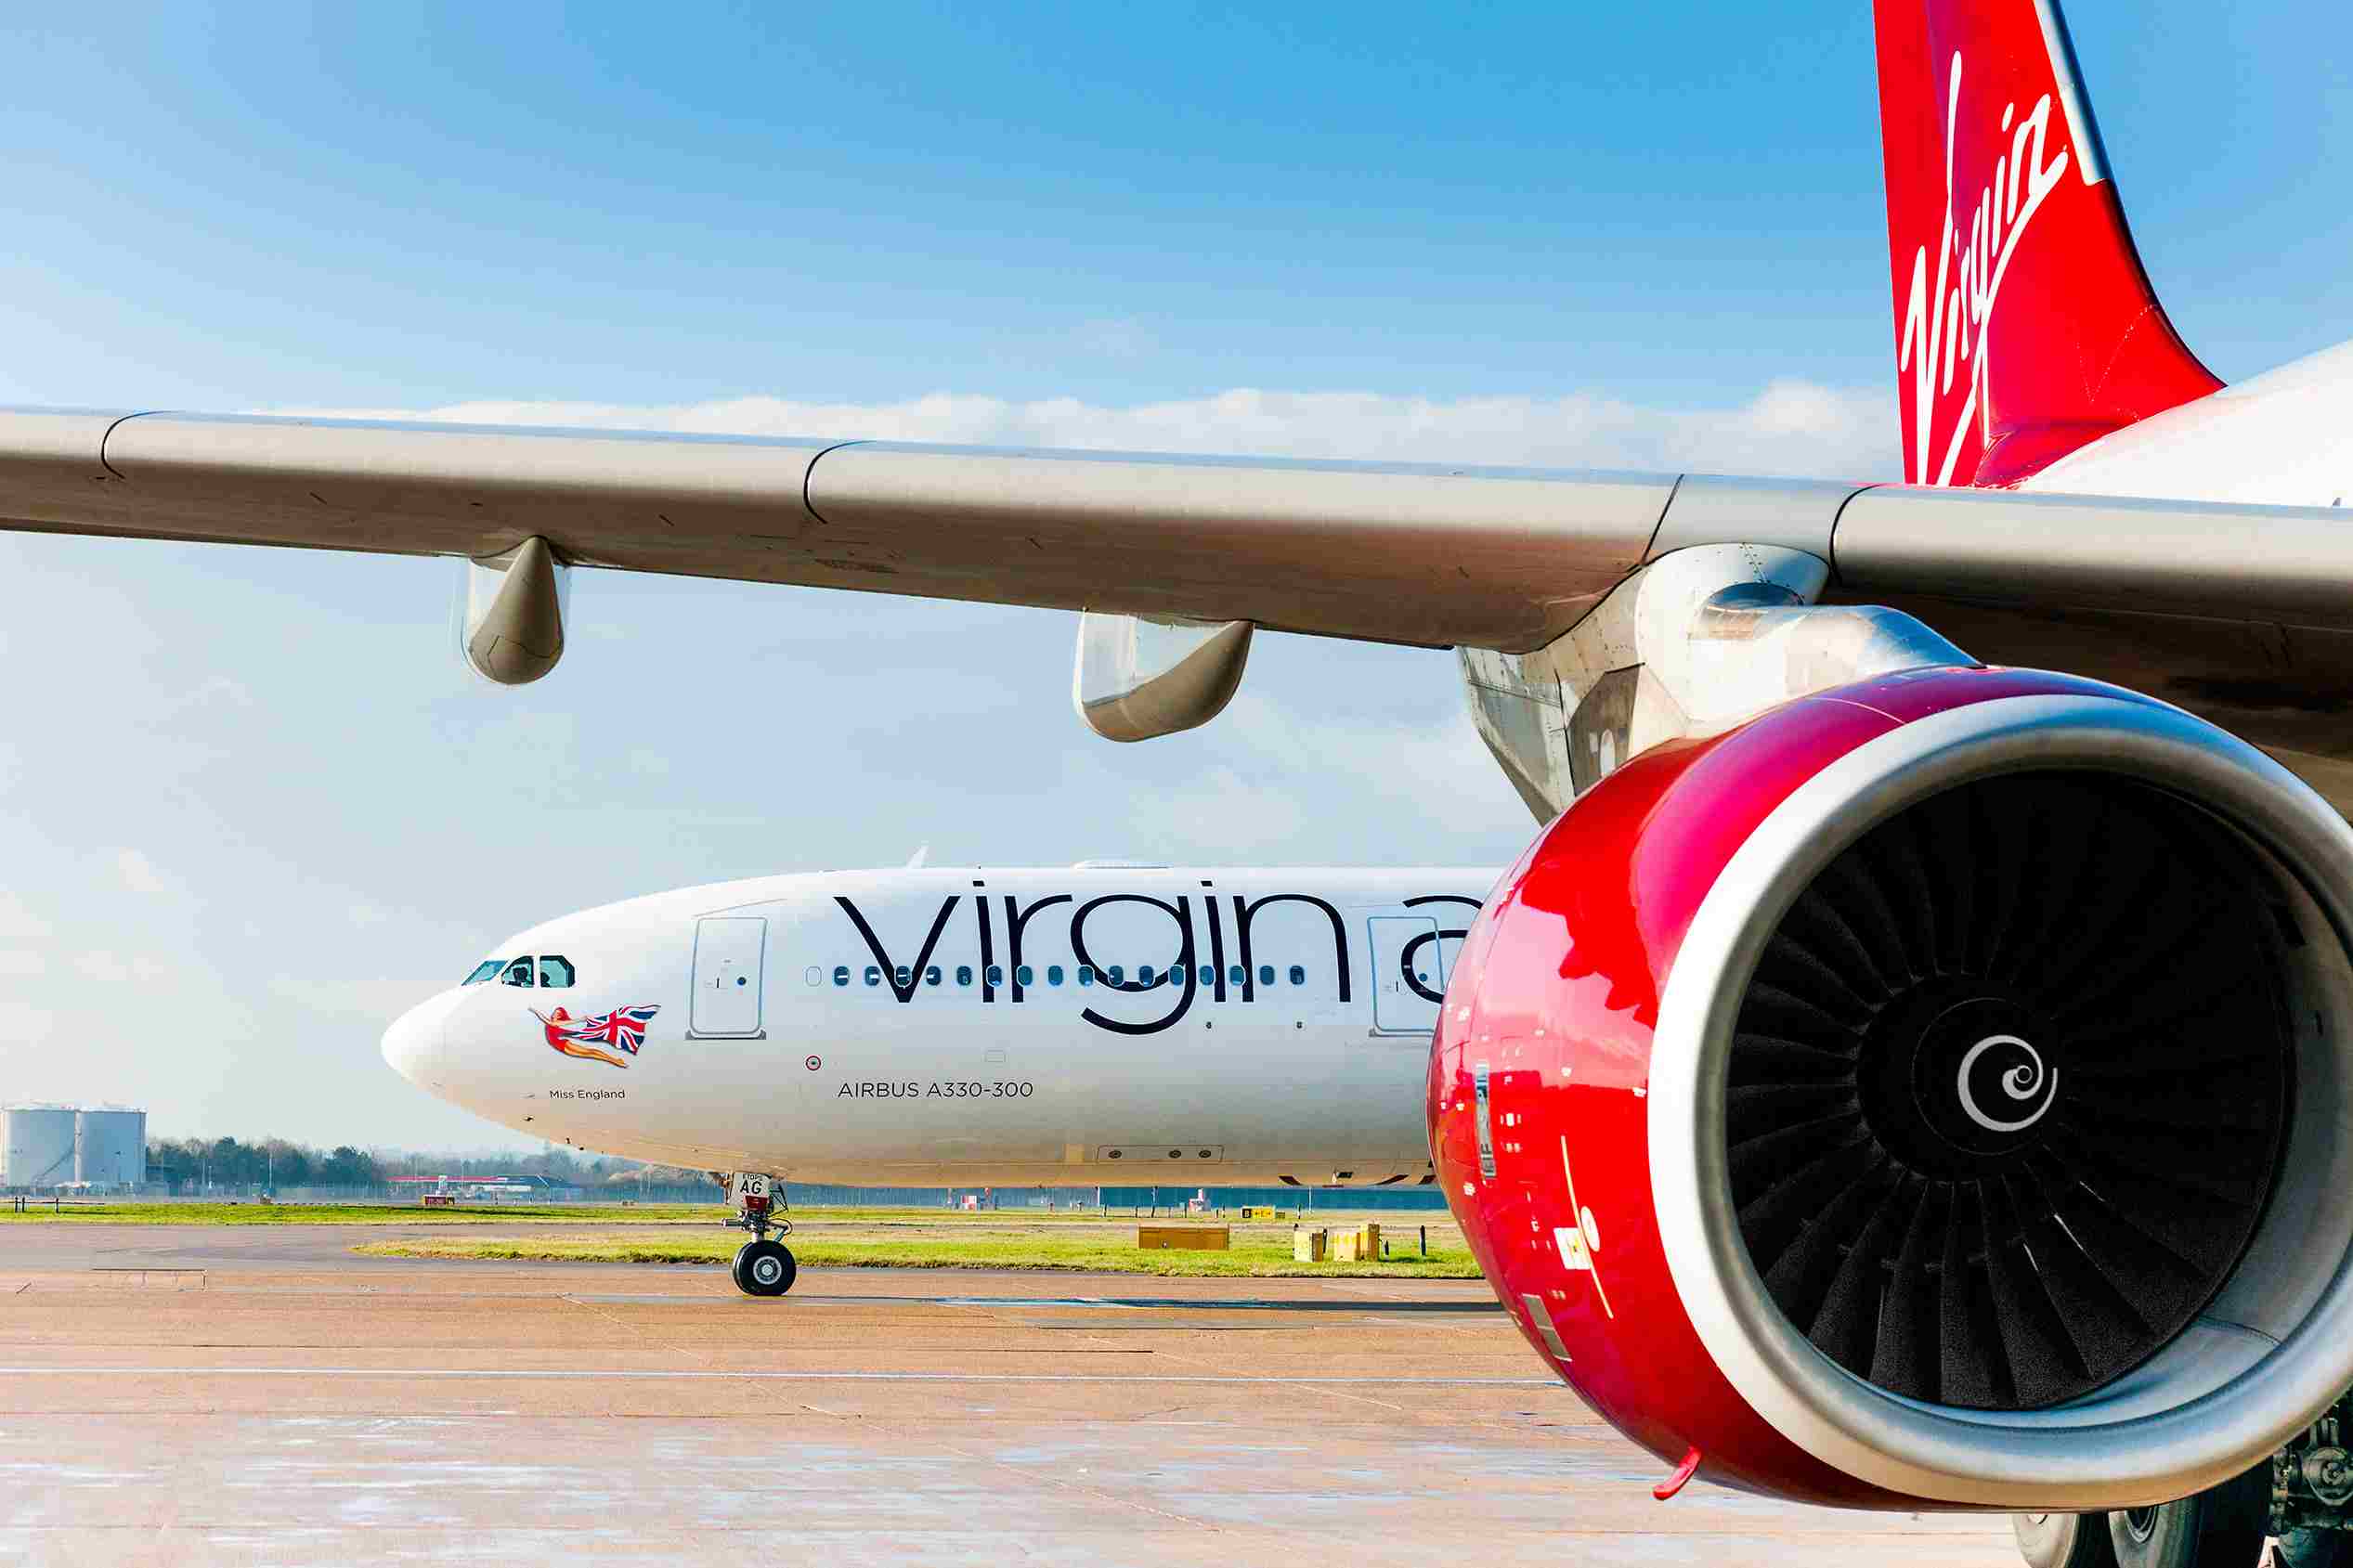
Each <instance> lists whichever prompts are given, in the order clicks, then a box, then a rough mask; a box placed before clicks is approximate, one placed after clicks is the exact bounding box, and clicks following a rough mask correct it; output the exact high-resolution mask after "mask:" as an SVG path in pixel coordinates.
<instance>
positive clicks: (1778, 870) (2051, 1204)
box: [1429, 668, 2353, 1510]
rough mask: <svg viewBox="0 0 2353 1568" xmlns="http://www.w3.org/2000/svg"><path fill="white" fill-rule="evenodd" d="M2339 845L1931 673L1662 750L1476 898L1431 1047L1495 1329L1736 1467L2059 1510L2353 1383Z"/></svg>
mask: <svg viewBox="0 0 2353 1568" xmlns="http://www.w3.org/2000/svg"><path fill="white" fill-rule="evenodd" d="M2348 931H2353V832H2348V830H2347V825H2346V823H2345V822H2344V821H2343V820H2342V819H2341V818H2340V817H2339V816H2338V815H2337V814H2336V812H2335V811H2334V810H2332V809H2330V808H2329V807H2328V806H2327V804H2326V803H2325V802H2323V801H2321V799H2320V798H2319V797H2317V796H2316V795H2314V794H2313V793H2312V792H2311V791H2310V790H2309V789H2308V788H2307V787H2305V786H2304V785H2303V784H2301V783H2299V782H2298V781H2297V780H2296V779H2295V777H2294V776H2293V775H2291V774H2289V773H2288V772H2287V771H2285V770H2283V769H2282V768H2280V767H2279V766H2278V765H2277V764H2275V763H2273V762H2272V761H2270V760H2269V758H2265V757H2264V756H2263V755H2262V754H2261V753H2259V752H2257V751H2256V750H2255V749H2254V748H2252V747H2250V746H2247V745H2243V743H2241V742H2239V741H2237V740H2235V739H2233V738H2231V737H2230V736H2229V735H2227V734H2224V733H2223V732H2220V731H2217V730H2216V729H2214V728H2213V727H2212V726H2210V725H2207V724H2205V723H2204V722H2202V721H2201V720H2198V719H2194V718H2191V717H2190V716H2189V715H2187V714H2184V713H2181V712H2180V711H2178V710H2177V709H2174V708H2172V707H2169V706H2165V705H2163V704H2161V703H2157V702H2154V701H2152V700H2149V699H2147V698H2143V697H2139V696H2137V695H2134V694H2133V693H2127V692H2123V691H2119V690H2117V689H2115V688H2113V687H2108V686H2102V685H2100V684H2097V683H2095V682H2091V681H2086V680H2074V679H2071V678H2068V677H2063V676H2054V675H2048V674H2041V673H2035V672H2030V671H2016V670H1999V669H1953V668H1947V669H1934V670H1922V671H1916V672H1911V673H1908V674H1904V675H1900V676H1894V677H1889V678H1885V679H1880V680H1871V681H1867V682H1864V683H1861V684H1858V685H1855V686H1852V687H1849V688H1845V689H1843V690H1839V691H1836V692H1832V693H1825V694H1823V695H1820V696H1815V697H1810V698H1806V699H1803V700H1800V701H1798V702H1794V703H1791V704H1788V705H1787V706H1783V707H1780V708H1777V709H1775V710H1774V711H1773V712H1771V713H1768V714H1766V715H1765V716H1763V717H1761V718H1760V719H1754V720H1752V721H1750V722H1749V723H1748V724H1747V725H1745V726H1743V727H1742V728H1740V729H1738V730H1736V731H1734V732H1730V733H1727V734H1724V735H1721V736H1717V737H1715V738H1713V739H1710V740H1707V741H1701V742H1695V743H1688V744H1680V745H1671V746H1666V747H1661V748H1659V749H1658V750H1657V751H1656V752H1653V753H1650V754H1647V755H1645V756H1644V757H1642V758H1637V759H1636V760H1634V761H1633V762H1631V763H1629V764H1628V765H1626V766H1625V767H1623V768H1621V769H1620V770H1619V771H1618V772H1616V773H1615V774H1613V775H1611V776H1610V777H1609V778H1607V779H1605V781H1603V782H1602V783H1601V784H1598V785H1597V786H1595V787H1594V788H1593V789H1592V790H1591V791H1589V792H1588V793H1587V794H1586V795H1585V796H1584V797H1581V798H1580V799H1579V801H1578V803H1577V804H1576V805H1575V806H1574V807H1573V808H1572V809H1571V810H1568V811H1567V812H1566V813H1565V814H1564V815H1563V816H1562V817H1561V818H1560V819H1559V820H1557V821H1556V822H1554V823H1553V824H1552V826H1551V827H1550V828H1548V829H1547V830H1546V831H1545V833H1544V834H1543V836H1541V837H1540V839H1539V840H1538V841H1537V843H1536V845H1535V846H1534V847H1533V848H1532V849H1530V850H1529V851H1528V852H1527V855H1526V856H1525V857H1523V859H1522V860H1521V862H1520V863H1519V864H1518V865H1516V866H1515V867H1514V868H1513V870H1512V871H1511V872H1510V873H1508V874H1507V875H1505V877H1504V879H1503V880H1502V882H1501V884H1500V885H1499V886H1498V888H1497V889H1496V891H1495V893H1494V895H1493V896H1492V897H1491V898H1490V899H1489V900H1488V904H1487V906H1486V909H1485V911H1484V913H1483V914H1481V915H1480V917H1479V919H1478V922H1477V924H1476V925H1475V927H1474V928H1473V929H1472V931H1471V934H1470V936H1469V937H1468V938H1467V940H1465V942H1464V944H1463V948H1462V959H1461V962H1460V963H1459V965H1458V966H1457V968H1456V971H1455V973H1454V975H1453V977H1452V978H1451V981H1450V984H1449V990H1448V993H1447V1000H1446V1009H1445V1013H1444V1016H1443V1018H1442V1021H1441V1023H1440V1025H1439V1028H1438V1031H1437V1034H1436V1040H1435V1042H1434V1044H1433V1049H1432V1056H1431V1070H1430V1084H1429V1095H1430V1101H1429V1115H1430V1129H1431V1143H1432V1147H1433V1150H1434V1153H1435V1157H1436V1160H1437V1164H1438V1171H1439V1176H1440V1179H1441V1180H1442V1181H1443V1182H1444V1183H1445V1186H1446V1193H1447V1198H1448V1200H1449V1203H1450V1204H1451V1205H1452V1206H1453V1210H1454V1212H1455V1214H1456V1216H1457V1217H1458V1218H1459V1219H1460V1220H1461V1221H1462V1226H1463V1230H1464V1232H1465V1233H1466V1234H1467V1235H1468V1237H1469V1238H1470V1240H1471V1245H1472V1247H1473V1249H1474V1251H1475V1252H1476V1254H1477V1256H1478V1259H1479V1262H1480V1265H1481V1266H1482V1267H1483V1268H1484V1269H1485V1271H1486V1273H1487V1276H1488V1280H1489V1281H1490V1282H1491V1283H1492V1284H1493V1285H1494V1287H1495V1289H1496V1290H1497V1293H1498V1294H1499V1296H1501V1299H1502V1301H1503V1302H1504V1304H1505V1306H1506V1307H1507V1308H1508V1309H1509V1310H1510V1311H1511V1312H1512V1313H1513V1315H1514V1318H1515V1320H1516V1321H1517V1322H1518V1323H1519V1325H1520V1328H1521V1329H1522V1331H1523V1332H1524V1333H1525V1334H1526V1335H1527V1338H1528V1341H1529V1342H1530V1343H1531V1344H1532V1345H1534V1346H1535V1347H1536V1349H1537V1350H1538V1352H1539V1353H1540V1354H1541V1355H1543V1356H1544V1358H1545V1359H1546V1360H1547V1361H1548V1362H1549V1363H1550V1364H1551V1365H1552V1366H1553V1368H1554V1369H1555V1370H1556V1371H1557V1372H1558V1373H1559V1374H1560V1376H1561V1377H1562V1378H1563V1379H1565V1380H1566V1381H1567V1382H1568V1383H1569V1384H1570V1385H1571V1386H1572V1387H1574V1388H1575V1389H1576V1390H1577V1391H1578V1393H1580V1394H1581V1395H1583V1396H1584V1398H1585V1399H1586V1400H1587V1401H1588V1402H1589V1403H1591V1404H1592V1406H1594V1407H1595V1408H1596V1409H1597V1410H1599V1411H1600V1412H1601V1413H1602V1414H1603V1415H1604V1416H1605V1417H1606V1418H1607V1419H1609V1420H1610V1421H1611V1422H1613V1423H1614V1424H1615V1425H1616V1426H1617V1427H1618V1429H1619V1430H1620V1431H1622V1432H1625V1433H1626V1434H1627V1435H1629V1436H1630V1437H1631V1438H1633V1439H1634V1440H1635V1441H1636V1442H1638V1443H1640V1444H1642V1445H1644V1447H1646V1448H1648V1449H1650V1450H1651V1451H1652V1452H1653V1453H1655V1454H1657V1455H1658V1456H1660V1458H1662V1459H1665V1460H1667V1461H1669V1462H1673V1461H1675V1460H1678V1459H1680V1458H1683V1456H1684V1455H1685V1454H1686V1453H1687V1452H1688V1451H1689V1450H1690V1449H1692V1448H1696V1449H1697V1450H1699V1453H1700V1455H1701V1460H1702V1462H1701V1469H1700V1473H1701V1474H1702V1475H1705V1476H1707V1477H1709V1478H1710V1479H1713V1480H1716V1481H1719V1482H1722V1483H1725V1484H1731V1485H1735V1486H1739V1487H1744V1488H1748V1489H1750V1490H1756V1491H1763V1492H1769V1493H1774V1494H1777V1495H1782V1496H1787V1497H1799V1498H1804V1499H1809V1500H1813V1501H1818V1502H1827V1503H1838V1504H1845V1505H1849V1506H1859V1507H1886V1508H1904V1509H1912V1508H1918V1507H1921V1506H1924V1505H1925V1506H1930V1507H1944V1508H1984V1509H1995V1510H2061V1509H2065V1510H2094V1509H2112V1508H2122V1507H2127V1506H2137V1505H2140V1504H2145V1503H2151V1502H2157V1501H2162V1500H2165V1499H2169V1498H2173V1497H2182V1496H2187V1495H2188V1494H2190V1493H2192V1492H2195V1491H2198V1490H2200V1489H2201V1488H2203V1487H2204V1486H2206V1485H2209V1484H2213V1483H2215V1482H2217V1481H2219V1480H2221V1479H2223V1478H2224V1477H2226V1476H2230V1475H2233V1474H2236V1473H2238V1472H2240V1471H2243V1470H2244V1469H2245V1468H2246V1467H2247V1466H2248V1465H2249V1464H2251V1463H2253V1462H2254V1461H2255V1460H2256V1459H2258V1458H2261V1457H2262V1456H2263V1455H2265V1454H2266V1453H2268V1452H2269V1451H2270V1450H2271V1449H2273V1448H2274V1447H2276V1446H2277V1445H2279V1444H2280V1443H2281V1442H2282V1440H2283V1439H2284V1438H2286V1437H2287V1436H2289V1435H2290V1434H2291V1433H2293V1432H2295V1431H2296V1430H2298V1429H2299V1428H2301V1427H2303V1426H2304V1425H2305V1424H2307V1423H2308V1421H2309V1420H2310V1419H2312V1417H2313V1416H2314V1415H2315V1413H2317V1412H2318V1411H2319V1410H2320V1409H2321V1408H2322V1407H2323V1406H2326V1405H2327V1404H2328V1403H2329V1402H2330V1401H2331V1400H2332V1399H2333V1398H2334V1397H2335V1396H2336V1395H2337V1394H2338V1393H2340V1392H2342V1391H2343V1390H2344V1389H2345V1388H2346V1387H2347V1385H2348V1384H2353V1273H2349V1270H2353V1130H2348V1129H2349V1128H2353V1117H2348V1109H2353V964H2348V962H2347V940H2346V933H2347V932H2348Z"/></svg>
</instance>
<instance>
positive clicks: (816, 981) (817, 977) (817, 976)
mask: <svg viewBox="0 0 2353 1568" xmlns="http://www.w3.org/2000/svg"><path fill="white" fill-rule="evenodd" d="M800 978H802V979H803V980H806V981H807V982H808V983H809V984H811V985H812V986H819V985H823V984H825V971H824V970H823V969H820V968H818V967H817V966H816V965H814V964H812V965H809V972H808V973H807V974H805V975H803V976H801V977H800Z"/></svg>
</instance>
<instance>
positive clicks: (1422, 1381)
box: [0, 1367, 1562, 1388]
mask: <svg viewBox="0 0 2353 1568" xmlns="http://www.w3.org/2000/svg"><path fill="white" fill-rule="evenodd" d="M0 1378H374V1379H387V1378H463V1379H482V1380H518V1379H523V1380H553V1379H563V1380H568V1381H575V1382H577V1381H578V1380H581V1379H583V1378H596V1379H610V1380H630V1381H644V1382H677V1381H697V1382H700V1381H708V1380H726V1379H731V1378H756V1379H759V1380H762V1381H767V1382H786V1383H1247V1384H1259V1385H1267V1386H1289V1387H1294V1388H1295V1387H1297V1386H1298V1385H1300V1384H1302V1383H1307V1384H1316V1385H1322V1384H1331V1385H1332V1386H1335V1387H1341V1388H1360V1387H1362V1386H1364V1385H1365V1384H1367V1383H1377V1384H1379V1385H1380V1386H1382V1387H1384V1388H1559V1387H1561V1386H1562V1385H1561V1383H1560V1381H1559V1380H1557V1379H1553V1378H1382V1377H1363V1376H1359V1377H1352V1378H1250V1377H1215V1376H1211V1375H1208V1374H1206V1373H1201V1374H1187V1373H1178V1372H1168V1373H1147V1374H1137V1375H1134V1376H1121V1375H1119V1374H1116V1373H1110V1372H778V1371H769V1370H762V1369H750V1370H746V1371H741V1372H722V1371H715V1370H712V1371H706V1370H701V1369H695V1370H679V1371H659V1370H650V1371H649V1370H644V1369H641V1368H619V1367H587V1368H583V1367H570V1368H565V1367H547V1368H526V1367H0Z"/></svg>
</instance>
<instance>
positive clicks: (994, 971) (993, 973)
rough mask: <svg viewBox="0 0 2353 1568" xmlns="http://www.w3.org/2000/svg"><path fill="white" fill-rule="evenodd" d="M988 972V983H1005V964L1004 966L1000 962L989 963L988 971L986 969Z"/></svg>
mask: <svg viewBox="0 0 2353 1568" xmlns="http://www.w3.org/2000/svg"><path fill="white" fill-rule="evenodd" d="M988 973H989V984H991V985H1003V984H1004V983H1005V966H1004V965H1001V964H992V965H989V971H988Z"/></svg>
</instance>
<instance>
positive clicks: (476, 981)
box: [465, 958, 507, 985]
mask: <svg viewBox="0 0 2353 1568" xmlns="http://www.w3.org/2000/svg"><path fill="white" fill-rule="evenodd" d="M506 965H507V961H506V960H505V959H503V958H486V959H484V960H483V961H482V962H481V963H479V964H477V965H474V973H473V974H471V975H468V976H467V977H466V978H465V983H466V984H467V985H480V984H481V983H482V982H483V981H484V980H487V979H488V978H490V977H491V976H493V975H495V974H497V973H498V972H499V971H500V970H501V969H503V968H505V967H506Z"/></svg>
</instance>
